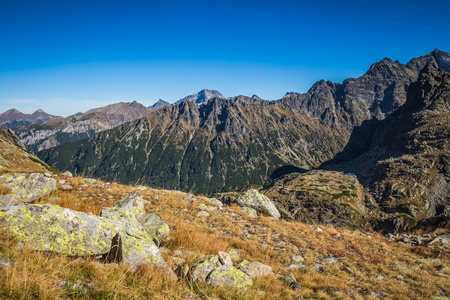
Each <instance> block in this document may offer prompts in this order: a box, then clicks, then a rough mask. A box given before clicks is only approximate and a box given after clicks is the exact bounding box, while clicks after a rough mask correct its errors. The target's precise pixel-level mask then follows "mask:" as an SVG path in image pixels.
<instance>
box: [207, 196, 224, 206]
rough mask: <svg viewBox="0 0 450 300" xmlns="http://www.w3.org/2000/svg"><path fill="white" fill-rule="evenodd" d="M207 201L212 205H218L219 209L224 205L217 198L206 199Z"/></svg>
mask: <svg viewBox="0 0 450 300" xmlns="http://www.w3.org/2000/svg"><path fill="white" fill-rule="evenodd" d="M205 200H206V201H208V202H209V203H211V204H214V205H217V206H218V207H222V206H223V203H222V202H221V201H219V200H217V199H216V198H205Z"/></svg>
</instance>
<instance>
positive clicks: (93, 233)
mask: <svg viewBox="0 0 450 300" xmlns="http://www.w3.org/2000/svg"><path fill="white" fill-rule="evenodd" d="M131 198H132V199H131ZM142 201H143V200H142V197H141V196H140V195H139V194H137V193H136V194H131V195H130V196H128V197H126V198H124V199H122V200H121V201H119V202H118V203H117V204H116V205H115V206H113V207H110V208H103V209H102V212H101V215H100V216H96V215H93V214H91V213H83V212H77V211H73V210H70V209H67V208H62V207H59V206H57V205H49V204H32V205H14V206H3V207H0V225H1V226H3V227H6V228H8V229H9V230H10V231H11V232H12V233H13V234H15V235H16V236H17V238H18V239H19V241H20V242H21V243H23V244H26V245H28V246H30V247H31V248H32V249H35V250H43V251H53V252H58V253H63V254H66V255H70V256H89V255H95V256H98V255H102V256H103V258H104V259H105V260H108V261H123V262H124V263H127V264H130V265H131V266H133V267H136V266H138V265H141V264H155V265H159V266H161V267H163V268H166V269H167V268H168V266H167V264H166V263H165V261H164V259H163V258H162V256H161V253H160V252H159V249H158V247H157V246H156V245H155V243H154V242H153V238H154V237H153V236H151V235H150V234H149V233H148V232H147V231H146V230H145V229H144V227H143V226H142V225H141V223H140V222H139V220H138V218H137V216H142V215H143V214H144V209H143V205H141V202H142Z"/></svg>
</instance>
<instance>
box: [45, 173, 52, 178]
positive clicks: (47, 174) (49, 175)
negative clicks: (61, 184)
mask: <svg viewBox="0 0 450 300" xmlns="http://www.w3.org/2000/svg"><path fill="white" fill-rule="evenodd" d="M44 176H45V177H52V173H49V172H45V173H44Z"/></svg>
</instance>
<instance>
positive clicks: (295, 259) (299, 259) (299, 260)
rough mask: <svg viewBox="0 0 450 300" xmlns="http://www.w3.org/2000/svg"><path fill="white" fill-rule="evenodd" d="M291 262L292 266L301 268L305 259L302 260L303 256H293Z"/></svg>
mask: <svg viewBox="0 0 450 300" xmlns="http://www.w3.org/2000/svg"><path fill="white" fill-rule="evenodd" d="M291 261H292V264H293V265H297V266H301V265H303V262H304V261H305V259H304V258H303V256H300V255H294V256H292V258H291Z"/></svg>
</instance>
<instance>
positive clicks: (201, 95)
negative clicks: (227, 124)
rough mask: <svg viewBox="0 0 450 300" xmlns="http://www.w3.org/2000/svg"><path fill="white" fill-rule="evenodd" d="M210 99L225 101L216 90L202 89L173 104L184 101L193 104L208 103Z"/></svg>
mask: <svg viewBox="0 0 450 300" xmlns="http://www.w3.org/2000/svg"><path fill="white" fill-rule="evenodd" d="M212 98H222V99H225V97H224V96H223V95H222V94H221V93H220V92H219V91H217V90H208V89H203V90H201V91H199V92H198V93H195V94H192V95H189V96H187V97H184V98H182V99H180V100H178V101H177V102H175V104H178V103H180V102H183V101H186V100H190V101H192V102H194V103H197V104H200V103H204V102H208V100H209V99H212Z"/></svg>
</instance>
